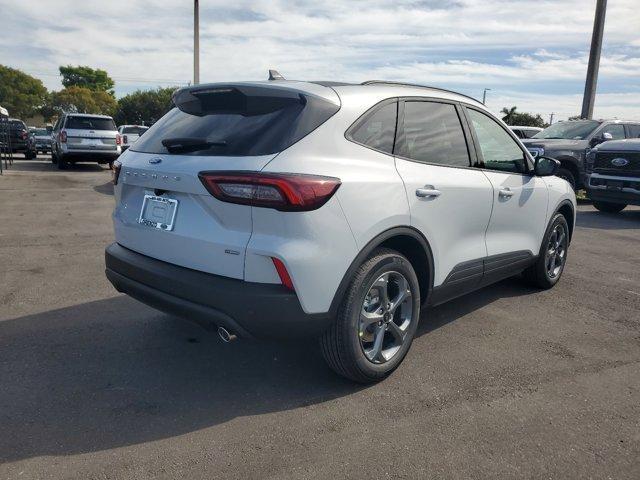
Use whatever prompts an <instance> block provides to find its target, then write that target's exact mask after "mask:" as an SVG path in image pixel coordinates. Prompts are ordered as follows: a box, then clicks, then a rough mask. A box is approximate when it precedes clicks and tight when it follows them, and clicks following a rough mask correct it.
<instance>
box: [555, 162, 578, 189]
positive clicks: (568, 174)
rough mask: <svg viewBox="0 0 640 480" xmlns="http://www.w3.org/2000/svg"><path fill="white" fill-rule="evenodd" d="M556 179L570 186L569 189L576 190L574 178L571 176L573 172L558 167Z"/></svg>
mask: <svg viewBox="0 0 640 480" xmlns="http://www.w3.org/2000/svg"><path fill="white" fill-rule="evenodd" d="M556 177H560V178H562V179H564V180H566V181H567V182H568V183H569V185H571V188H572V189H573V190H574V191H575V190H576V186H577V184H576V177H575V175H574V174H573V172H572V171H571V170H569V169H566V168H564V167H560V169H559V170H558V173H556Z"/></svg>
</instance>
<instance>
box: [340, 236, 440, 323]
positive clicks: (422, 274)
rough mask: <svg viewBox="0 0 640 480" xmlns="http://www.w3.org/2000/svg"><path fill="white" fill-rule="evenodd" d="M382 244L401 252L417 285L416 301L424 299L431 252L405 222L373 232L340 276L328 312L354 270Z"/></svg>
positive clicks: (429, 285)
mask: <svg viewBox="0 0 640 480" xmlns="http://www.w3.org/2000/svg"><path fill="white" fill-rule="evenodd" d="M380 247H386V248H390V249H392V250H396V251H397V252H399V253H401V254H403V255H404V256H405V257H407V259H408V260H409V262H411V266H412V267H413V269H414V270H415V272H416V276H417V277H418V283H419V285H420V302H421V303H422V304H424V303H426V301H427V299H428V298H429V295H430V294H431V290H432V288H433V278H434V266H433V253H432V250H431V246H430V245H429V242H428V241H427V239H426V238H425V237H424V235H422V233H420V232H419V231H418V230H417V229H415V228H413V227H409V226H402V227H393V228H390V229H388V230H385V231H384V232H382V233H379V234H378V235H376V236H375V237H374V238H373V239H372V240H370V241H369V242H368V243H367V244H366V245H365V246H364V247H363V248H362V249H361V250H360V252H359V253H358V255H356V257H355V259H354V260H353V261H352V262H351V265H349V268H348V269H347V271H346V273H345V274H344V276H343V277H342V280H341V281H340V284H339V286H338V289H337V290H336V293H335V294H334V296H333V300H332V302H331V308H330V310H329V311H330V313H331V315H335V314H337V311H338V308H339V307H340V302H341V301H342V298H343V296H344V293H345V292H346V291H347V288H348V287H349V284H350V283H351V281H352V280H353V277H354V276H355V274H356V271H357V270H358V268H359V267H360V265H362V263H364V261H365V260H366V259H367V258H368V257H369V255H371V252H373V251H374V250H375V249H376V248H380Z"/></svg>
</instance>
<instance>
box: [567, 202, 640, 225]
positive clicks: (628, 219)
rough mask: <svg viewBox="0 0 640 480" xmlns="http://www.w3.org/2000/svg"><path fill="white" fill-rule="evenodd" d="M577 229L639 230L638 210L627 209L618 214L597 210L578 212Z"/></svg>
mask: <svg viewBox="0 0 640 480" xmlns="http://www.w3.org/2000/svg"><path fill="white" fill-rule="evenodd" d="M576 226H577V227H583V228H598V229H605V230H629V229H638V228H640V209H638V208H634V207H627V208H626V209H625V210H623V211H621V212H620V213H605V212H599V211H597V210H590V211H586V212H585V211H580V212H578V217H577V220H576Z"/></svg>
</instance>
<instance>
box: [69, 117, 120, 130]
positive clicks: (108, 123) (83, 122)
mask: <svg viewBox="0 0 640 480" xmlns="http://www.w3.org/2000/svg"><path fill="white" fill-rule="evenodd" d="M65 128H68V129H70V130H115V129H116V124H115V123H113V120H112V119H110V118H95V117H78V116H70V117H67V124H66V125H65Z"/></svg>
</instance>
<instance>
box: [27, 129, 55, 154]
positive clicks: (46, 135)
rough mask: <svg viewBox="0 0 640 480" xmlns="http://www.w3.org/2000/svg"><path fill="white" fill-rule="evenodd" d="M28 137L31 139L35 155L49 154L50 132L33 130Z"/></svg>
mask: <svg viewBox="0 0 640 480" xmlns="http://www.w3.org/2000/svg"><path fill="white" fill-rule="evenodd" d="M29 135H30V136H32V137H33V141H34V143H35V147H34V148H35V150H36V153H51V130H47V129H46V128H33V129H31V130H30V132H29Z"/></svg>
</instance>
